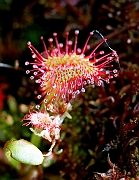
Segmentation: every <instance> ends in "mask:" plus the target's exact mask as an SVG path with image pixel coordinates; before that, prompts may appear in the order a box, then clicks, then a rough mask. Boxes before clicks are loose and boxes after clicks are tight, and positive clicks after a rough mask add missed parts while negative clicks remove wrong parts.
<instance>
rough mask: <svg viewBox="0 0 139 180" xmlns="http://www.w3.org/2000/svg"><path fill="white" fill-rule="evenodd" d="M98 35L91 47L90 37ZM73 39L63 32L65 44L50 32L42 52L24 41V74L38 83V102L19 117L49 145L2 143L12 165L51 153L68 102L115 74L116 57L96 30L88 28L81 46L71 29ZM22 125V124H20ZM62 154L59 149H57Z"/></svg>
mask: <svg viewBox="0 0 139 180" xmlns="http://www.w3.org/2000/svg"><path fill="white" fill-rule="evenodd" d="M94 35H97V36H99V37H100V38H99V39H100V41H99V43H98V45H97V46H96V47H95V48H94V49H92V48H90V47H91V44H90V43H91V38H92V36H94ZM74 36H75V37H74V40H73V41H71V40H70V34H69V32H66V33H65V43H61V42H59V39H58V34H57V33H53V38H49V39H48V42H47V43H45V40H44V39H43V37H41V41H42V44H43V47H44V50H43V52H42V53H40V52H38V51H37V49H36V48H35V47H34V46H33V45H32V43H31V42H28V43H27V44H28V48H29V49H30V52H31V54H32V59H33V60H32V61H31V62H29V61H26V62H25V65H26V67H27V70H26V74H30V79H31V80H33V81H35V83H37V84H38V87H39V88H38V95H37V99H38V100H39V101H40V102H39V104H36V105H35V106H34V107H33V108H31V109H30V110H29V112H28V113H27V114H25V116H24V117H23V125H25V126H29V128H30V130H31V131H32V132H33V133H34V134H35V135H37V136H40V137H42V138H44V139H45V140H47V141H49V142H50V143H51V146H50V148H49V149H48V150H47V149H46V151H47V153H42V152H41V151H40V150H39V149H38V148H37V147H35V146H34V145H33V144H31V143H29V142H27V141H26V140H23V139H21V140H19V141H17V140H12V141H8V142H7V143H6V144H5V147H4V150H5V154H6V156H7V157H8V159H10V161H11V162H12V163H13V164H14V163H15V162H13V161H15V160H17V161H19V162H21V163H24V164H29V165H39V164H42V163H43V160H44V158H46V157H49V156H51V155H52V154H53V148H54V146H55V145H56V143H57V140H59V139H60V130H61V125H62V124H63V123H64V119H65V117H67V118H70V119H71V118H72V117H71V115H70V111H72V104H73V103H74V99H75V98H76V97H77V96H78V94H80V93H85V88H86V86H92V91H93V87H95V86H105V83H111V79H113V78H115V77H117V76H118V71H119V68H117V67H119V57H118V55H117V53H116V51H115V50H113V49H112V48H111V47H110V46H109V45H108V43H107V39H105V38H104V37H103V36H102V34H101V33H99V32H98V31H97V30H94V31H91V32H90V34H89V35H88V38H87V39H86V41H85V42H84V46H83V47H82V48H81V47H80V44H78V38H81V37H80V34H79V31H78V30H75V35H74ZM22 128H24V127H22ZM61 153H62V151H61Z"/></svg>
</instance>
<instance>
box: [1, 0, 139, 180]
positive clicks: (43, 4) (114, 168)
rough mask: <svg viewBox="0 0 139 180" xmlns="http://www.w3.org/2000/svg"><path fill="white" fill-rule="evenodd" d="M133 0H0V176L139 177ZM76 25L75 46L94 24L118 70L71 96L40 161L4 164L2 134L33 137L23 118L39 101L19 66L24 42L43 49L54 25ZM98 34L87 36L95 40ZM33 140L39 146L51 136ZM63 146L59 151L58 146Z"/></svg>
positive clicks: (8, 179) (137, 9) (138, 29)
mask: <svg viewBox="0 0 139 180" xmlns="http://www.w3.org/2000/svg"><path fill="white" fill-rule="evenodd" d="M138 17H139V2H138V1H137V0H118V1H115V0H105V1H102V0H99V1H97V0H58V1H54V0H49V1H47V0H20V1H19V0H0V179H1V180H12V179H14V180H15V179H22V180H24V179H26V180H27V179H28V180H30V179H31V180H34V179H36V180H37V179H38V180H41V179H44V180H54V179H56V180H63V179H65V180H82V179H86V180H92V179H97V180H101V179H113V180H119V179H122V178H123V179H124V180H128V179H132V180H133V179H138V178H139V138H138V137H139V125H138V122H139V95H138V94H139V18H138ZM75 29H79V30H80V34H79V41H78V44H79V47H82V46H83V44H84V42H85V40H86V38H87V36H88V34H89V32H90V31H92V30H94V29H97V30H98V31H100V32H101V33H102V34H103V35H104V36H105V38H107V39H108V43H109V45H110V46H111V47H112V48H113V49H114V50H116V51H117V53H118V55H119V57H120V72H119V76H118V78H116V79H114V80H112V81H111V83H110V84H109V85H105V84H104V86H102V87H94V88H92V87H87V88H86V93H84V94H80V95H79V96H78V97H77V98H76V99H75V100H74V101H73V104H74V105H73V110H72V111H71V112H70V114H71V115H72V119H66V120H65V121H64V124H63V125H62V127H61V138H60V140H59V141H58V142H57V144H56V147H55V148H54V153H53V154H52V155H51V156H50V157H49V158H46V159H45V161H44V163H43V164H42V166H25V165H23V164H22V165H21V169H20V170H15V169H14V168H13V167H11V166H10V164H9V163H8V161H7V160H6V158H5V156H4V153H3V146H4V144H5V142H6V141H7V140H11V139H20V138H23V139H26V140H29V141H34V140H32V139H34V137H32V133H31V132H30V130H29V128H28V127H25V126H22V124H23V123H22V118H23V116H24V114H25V113H27V112H28V109H29V106H30V105H33V104H35V103H37V99H36V96H35V94H36V93H37V91H36V90H37V87H36V85H35V84H34V82H33V81H30V80H29V77H28V76H27V75H26V74H25V71H26V68H25V66H24V63H25V61H31V60H32V59H31V54H30V51H29V50H28V48H27V42H28V41H31V42H32V44H33V45H34V46H35V47H36V48H37V50H39V51H43V46H42V44H41V42H40V36H43V37H44V39H45V40H46V42H47V39H48V38H49V37H52V33H53V32H57V33H58V36H59V38H60V40H61V41H63V39H64V37H65V31H70V32H71V33H70V38H71V39H73V37H74V30H75ZM96 44H97V41H96V42H94V43H92V44H91V48H94V47H95V45H96ZM40 144H41V145H38V146H39V148H40V150H42V151H43V152H45V151H47V150H48V149H49V145H50V144H49V143H48V142H46V141H45V140H42V141H41V143H40ZM61 148H62V149H63V152H62V153H59V154H58V153H57V151H58V150H59V149H61Z"/></svg>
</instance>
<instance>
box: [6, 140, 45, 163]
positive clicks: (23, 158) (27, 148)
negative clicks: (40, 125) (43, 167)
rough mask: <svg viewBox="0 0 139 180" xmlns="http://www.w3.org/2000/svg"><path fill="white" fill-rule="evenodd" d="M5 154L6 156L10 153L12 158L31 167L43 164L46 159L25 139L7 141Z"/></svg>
mask: <svg viewBox="0 0 139 180" xmlns="http://www.w3.org/2000/svg"><path fill="white" fill-rule="evenodd" d="M4 152H5V155H6V156H7V155H9V152H10V156H11V158H13V159H15V160H17V161H20V162H21V163H24V164H29V165H39V164H42V162H43V159H44V157H43V154H42V152H41V151H40V150H39V149H38V148H37V147H36V146H34V145H33V144H31V143H30V142H28V141H26V140H24V139H20V140H10V141H7V142H6V144H5V145H4Z"/></svg>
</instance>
